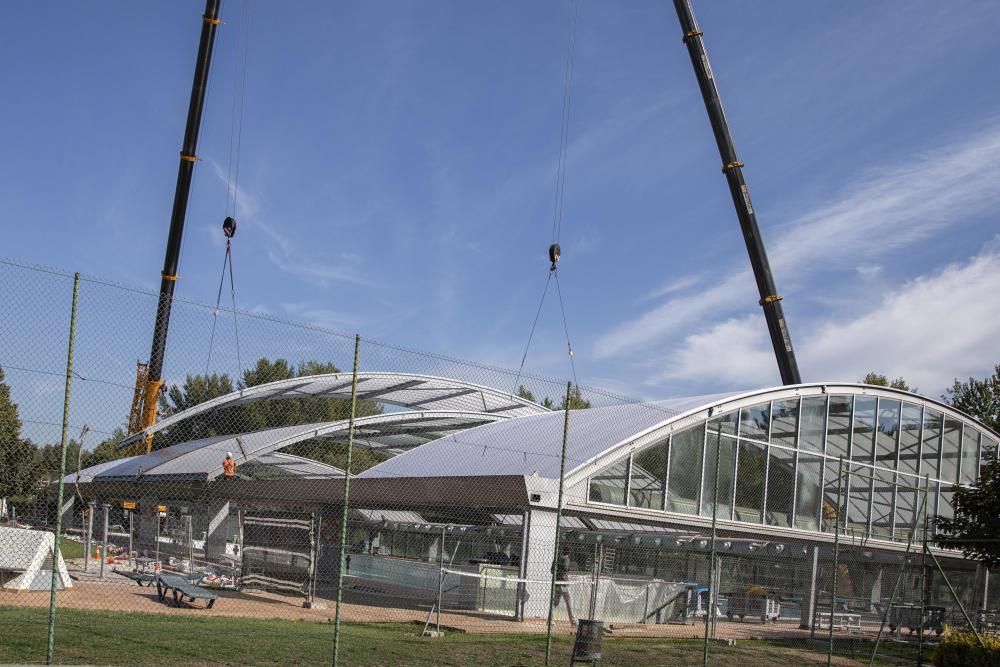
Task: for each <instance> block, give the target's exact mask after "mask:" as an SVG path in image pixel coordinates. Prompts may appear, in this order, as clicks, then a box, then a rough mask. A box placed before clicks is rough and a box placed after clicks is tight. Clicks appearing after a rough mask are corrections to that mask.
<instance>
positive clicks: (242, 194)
mask: <svg viewBox="0 0 1000 667" xmlns="http://www.w3.org/2000/svg"><path fill="white" fill-rule="evenodd" d="M209 163H210V164H211V165H212V168H213V170H214V172H215V175H216V177H218V178H219V180H221V181H222V182H223V183H225V184H226V187H227V188H228V189H229V193H230V196H233V197H234V201H235V202H236V218H237V222H238V223H239V224H248V225H251V226H253V227H255V228H256V229H258V230H260V231H261V232H263V233H264V235H265V236H266V237H267V238H268V239H269V240H270V245H269V246H268V244H267V243H266V242H263V241H262V243H261V245H263V246H267V250H266V252H265V256H266V257H267V258H268V260H270V262H271V263H272V264H274V266H276V267H277V268H278V269H280V270H282V271H284V272H286V273H290V274H292V275H297V276H299V277H301V278H305V279H307V280H308V281H310V282H312V283H313V284H315V285H318V286H319V287H323V288H325V287H328V286H329V284H330V283H331V282H342V283H349V284H352V285H357V286H361V287H375V286H376V285H375V283H374V282H373V281H371V280H368V279H367V278H365V277H363V276H362V275H361V273H360V271H359V270H358V265H359V264H361V260H360V258H359V257H358V256H357V255H356V254H353V253H349V252H341V253H339V254H337V256H336V257H334V258H332V259H326V258H324V259H319V260H317V259H314V258H312V257H310V256H309V255H308V254H307V253H306V252H304V251H303V250H302V248H301V247H300V246H299V244H297V243H295V242H294V240H293V239H292V238H291V237H289V236H287V235H286V234H283V233H282V232H279V231H278V230H277V229H276V228H275V227H274V226H272V225H270V224H268V223H267V222H265V221H264V219H263V217H264V216H263V215H262V214H261V209H262V208H263V207H262V206H261V203H260V199H259V198H258V197H257V196H255V195H254V194H252V193H250V192H247V191H246V189H245V188H242V187H241V188H239V190H238V191H237V190H236V189H235V187H234V186H233V185H232V184H231V183H229V181H228V178H227V176H226V174H225V173H224V172H223V171H222V167H221V166H220V165H219V164H218V163H217V162H215V161H214V160H210V161H209ZM213 238H221V237H219V236H218V234H213Z"/></svg>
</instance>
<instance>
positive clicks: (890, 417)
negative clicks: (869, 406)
mask: <svg viewBox="0 0 1000 667" xmlns="http://www.w3.org/2000/svg"><path fill="white" fill-rule="evenodd" d="M898 438H899V401H892V400H886V399H884V398H880V399H879V401H878V424H877V428H876V431H875V462H876V463H877V464H879V465H881V466H882V467H883V468H891V469H892V470H895V469H896V445H897V439H898Z"/></svg>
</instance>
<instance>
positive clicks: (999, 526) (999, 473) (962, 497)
mask: <svg viewBox="0 0 1000 667" xmlns="http://www.w3.org/2000/svg"><path fill="white" fill-rule="evenodd" d="M954 507H955V516H954V518H952V519H946V518H943V517H938V518H937V528H938V530H939V531H940V533H941V534H940V535H939V536H938V537H937V538H936V541H937V544H938V546H940V547H944V548H946V549H958V550H960V551H961V552H962V553H963V554H964V555H965V557H966V558H971V559H975V560H981V561H983V563H984V564H985V565H986V566H987V567H989V568H995V567H998V566H1000V461H997V460H996V459H992V460H991V461H990V463H989V464H988V465H986V466H984V467H983V468H982V469H981V470H980V474H979V481H977V482H976V485H975V486H972V487H961V486H956V487H954Z"/></svg>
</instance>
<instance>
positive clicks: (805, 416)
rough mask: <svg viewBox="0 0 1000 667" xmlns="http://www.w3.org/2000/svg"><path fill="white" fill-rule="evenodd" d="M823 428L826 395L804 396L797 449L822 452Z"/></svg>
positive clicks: (824, 424) (824, 428)
mask: <svg viewBox="0 0 1000 667" xmlns="http://www.w3.org/2000/svg"><path fill="white" fill-rule="evenodd" d="M825 430H826V396H806V397H805V398H803V399H802V423H801V426H800V427H799V449H804V450H808V451H811V452H820V453H822V452H823V435H824V431H825ZM817 477H818V476H817ZM817 484H819V482H817Z"/></svg>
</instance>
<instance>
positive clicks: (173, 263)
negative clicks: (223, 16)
mask: <svg viewBox="0 0 1000 667" xmlns="http://www.w3.org/2000/svg"><path fill="white" fill-rule="evenodd" d="M221 6H222V0H206V3H205V13H204V14H203V15H202V25H201V40H200V41H199V43H198V58H197V61H196V64H195V69H194V82H193V83H192V85H191V101H190V103H189V104H188V115H187V125H186V127H185V129H184V143H183V146H182V148H181V153H180V165H179V167H178V169H177V187H176V189H175V190H174V207H173V211H172V213H171V216H170V232H169V234H168V236H167V251H166V255H165V257H164V259H163V271H162V272H161V274H160V277H161V279H160V297H159V302H158V303H157V308H156V323H155V324H154V326H153V344H152V347H151V349H150V352H149V363H148V365H147V368H146V371H145V378H141V374H140V379H139V380H138V381H139V382H143V383H144V386H143V389H142V392H141V393H142V396H141V403H142V405H141V406H140V407H139V410H138V414H139V415H140V419H139V423H138V424H137V426H138V429H135V430H143V429H146V428H148V427H150V426H152V425H153V424H155V423H156V408H157V402H158V400H159V395H160V386H161V385H162V384H163V379H162V373H163V355H164V353H165V352H166V349H167V329H168V327H169V325H170V309H171V306H172V305H173V300H174V284H175V283H176V282H177V267H178V264H179V263H180V255H181V239H182V238H183V236H184V219H185V217H186V215H187V206H188V195H189V194H190V192H191V177H192V175H193V174H194V164H195V162H196V161H197V160H198V157H197V149H198V131H199V129H200V128H201V113H202V109H203V108H204V105H205V90H206V88H207V86H208V75H209V71H210V70H211V65H212V47H213V46H214V44H215V29H216V27H217V26H218V25H219V23H221V21H220V20H219V10H220V8H221ZM137 389H138V385H137ZM137 394H138V391H137ZM136 407H137V406H136V405H135V401H133V410H132V412H133V415H135V414H136V413H137V410H136ZM131 421H132V420H130V422H131ZM132 426H134V424H131V423H130V427H132ZM151 448H152V440H151V439H149V438H147V440H146V451H147V452H148V451H149V450H150V449H151Z"/></svg>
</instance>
